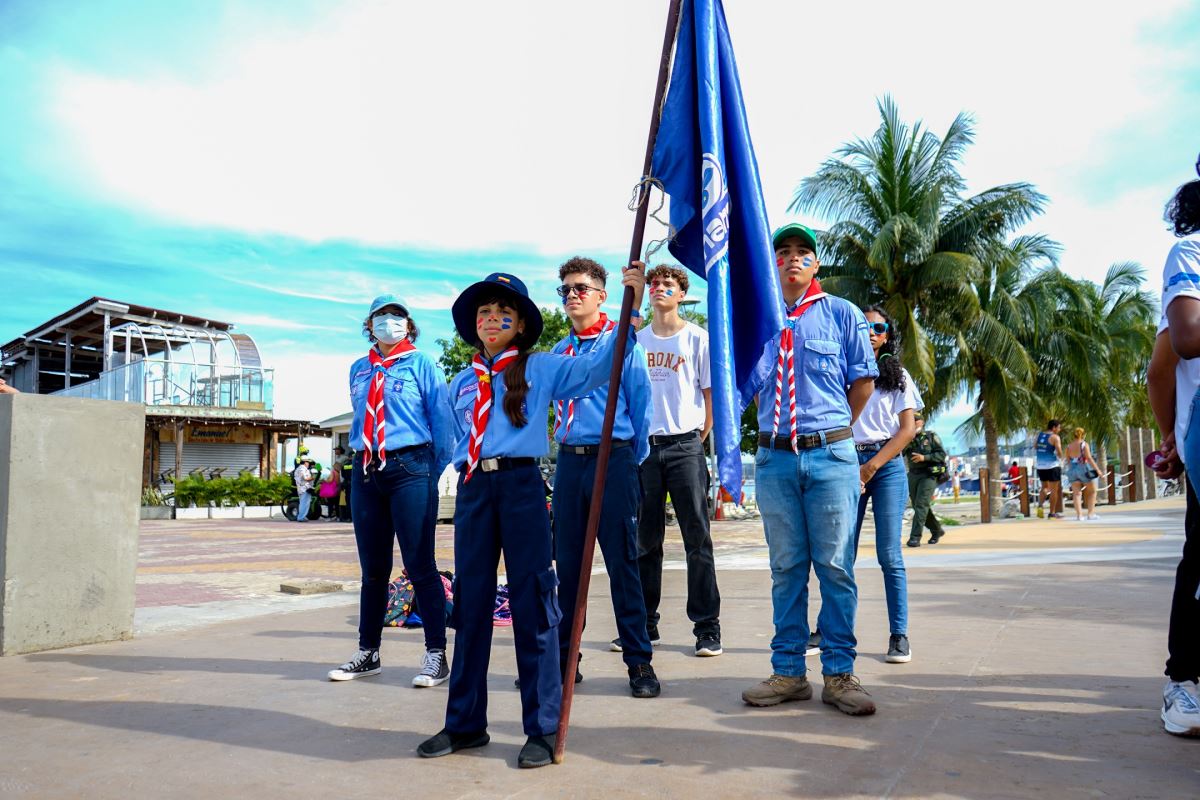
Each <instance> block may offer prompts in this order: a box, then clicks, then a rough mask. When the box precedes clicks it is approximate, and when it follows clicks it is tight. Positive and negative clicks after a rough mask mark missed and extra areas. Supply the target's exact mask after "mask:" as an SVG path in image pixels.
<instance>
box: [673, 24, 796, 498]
mask: <svg viewBox="0 0 1200 800" xmlns="http://www.w3.org/2000/svg"><path fill="white" fill-rule="evenodd" d="M651 174H652V175H653V176H654V177H655V178H657V179H658V180H660V181H662V184H663V189H664V191H665V192H666V193H667V195H669V196H670V198H671V227H672V228H673V229H674V232H675V237H674V239H673V240H672V241H671V244H670V250H671V254H672V255H674V256H675V258H677V259H679V262H680V263H681V264H683V265H684V266H685V267H687V268H688V269H690V270H691V271H692V272H695V273H696V274H698V275H700V276H701V277H703V278H704V279H705V281H706V282H707V283H708V335H709V347H710V348H711V361H712V395H713V435H714V436H715V437H716V450H717V462H718V466H719V471H720V477H721V485H722V486H724V487H725V488H726V490H728V491H729V493H730V494H731V495H733V497H734V498H735V499H736V498H738V497H739V496H740V494H741V489H742V460H741V450H740V448H739V446H738V445H739V442H740V441H741V410H742V409H741V400H740V397H741V391H740V389H741V387H742V386H743V385H745V384H746V383H747V382H748V380H749V378H750V373H751V371H752V370H753V368H754V365H755V364H756V363H757V361H758V358H759V356H760V355H761V354H762V351H763V346H764V345H765V344H766V343H767V341H769V340H770V339H771V338H772V337H773V336H774V335H775V334H777V333H779V331H780V330H781V329H782V328H783V325H784V313H783V294H782V291H781V290H780V288H779V273H778V272H777V271H776V267H775V254H774V251H773V250H772V248H771V229H770V227H769V226H768V225H767V212H766V208H765V207H764V204H763V196H762V186H761V185H760V184H759V180H758V162H757V160H756V159H755V158H754V146H753V145H752V144H751V143H750V129H749V126H748V125H747V123H746V109H745V107H744V106H743V104H742V89H741V84H740V83H739V81H738V73H737V65H736V64H735V63H734V60H733V45H732V44H731V43H730V41H729V29H728V28H727V27H726V25H725V10H724V9H723V8H722V6H721V0H684V3H683V9H682V12H681V17H680V21H679V34H678V37H677V39H676V42H675V61H674V65H673V67H672V73H671V86H670V89H669V90H668V92H667V99H666V101H665V102H664V104H663V110H662V120H661V123H660V127H659V131H658V138H657V139H656V140H655V144H654V160H653V163H652V167H651Z"/></svg>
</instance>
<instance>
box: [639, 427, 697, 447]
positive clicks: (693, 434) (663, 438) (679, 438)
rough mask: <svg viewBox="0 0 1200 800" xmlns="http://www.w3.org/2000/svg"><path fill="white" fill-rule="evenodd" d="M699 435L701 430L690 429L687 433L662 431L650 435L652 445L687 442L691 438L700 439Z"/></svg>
mask: <svg viewBox="0 0 1200 800" xmlns="http://www.w3.org/2000/svg"><path fill="white" fill-rule="evenodd" d="M699 437H700V431H688V432H687V433H660V434H656V435H652V436H651V437H650V446H651V447H658V446H659V445H662V444H674V443H675V442H686V441H688V440H689V439H698V438H699Z"/></svg>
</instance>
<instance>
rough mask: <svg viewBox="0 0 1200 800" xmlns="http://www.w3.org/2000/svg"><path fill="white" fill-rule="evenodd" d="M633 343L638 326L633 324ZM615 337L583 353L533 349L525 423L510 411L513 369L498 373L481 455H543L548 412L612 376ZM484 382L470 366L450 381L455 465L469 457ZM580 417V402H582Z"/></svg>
mask: <svg viewBox="0 0 1200 800" xmlns="http://www.w3.org/2000/svg"><path fill="white" fill-rule="evenodd" d="M629 334H630V337H629V338H630V341H629V346H630V347H632V346H633V345H634V344H635V343H636V340H634V338H633V326H630V328H629ZM614 341H615V337H612V336H606V337H603V339H602V341H601V343H600V345H599V346H597V347H592V348H589V350H588V352H586V353H584V354H583V355H579V356H562V355H555V354H553V353H533V354H532V355H530V356H529V360H528V361H527V362H526V364H525V379H526V381H527V382H528V383H529V392H528V394H526V395H525V417H526V419H527V420H528V422H527V423H526V424H525V427H524V428H514V427H513V425H512V423H511V422H509V421H508V415H507V414H505V413H504V392H505V388H504V376H505V375H506V374H507V372H508V370H505V371H504V372H501V373H500V374H499V375H497V376H496V377H494V378H493V379H492V410H491V412H490V415H489V417H488V426H487V430H486V431H485V432H484V434H483V447H482V448H481V450H480V455H479V457H480V458H501V457H509V458H521V457H532V458H541V457H542V456H544V455H546V454H547V453H548V452H550V441H549V437H548V436H547V435H546V413H547V411H548V410H549V408H550V403H551V402H553V401H554V400H566V399H567V398H569V397H578V396H580V395H585V394H587V393H588V392H590V391H592V390H593V389H595V388H596V387H597V386H600V385H601V384H603V383H604V382H605V381H607V380H608V373H609V371H610V370H611V369H612V357H613V342H614ZM478 385H479V380H478V378H476V377H475V370H474V369H473V368H472V367H467V368H466V369H464V370H463V371H462V372H460V373H458V374H457V375H455V376H454V380H452V381H450V403H451V405H453V406H454V431H455V439H456V442H455V445H454V466H455V468H457V469H459V470H462V469H463V468H464V465H465V464H466V463H467V440H468V439H470V436H471V415H472V413H473V411H474V409H475V389H476V387H477V386H478ZM575 413H576V415H577V416H576V422H578V421H579V420H578V414H579V411H578V406H576V411H575Z"/></svg>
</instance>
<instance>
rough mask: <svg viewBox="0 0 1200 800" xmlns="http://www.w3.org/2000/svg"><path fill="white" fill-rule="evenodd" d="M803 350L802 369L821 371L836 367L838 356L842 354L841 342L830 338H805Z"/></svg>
mask: <svg viewBox="0 0 1200 800" xmlns="http://www.w3.org/2000/svg"><path fill="white" fill-rule="evenodd" d="M804 350H805V354H804V369H806V370H820V371H821V372H833V371H834V370H835V369H837V362H838V358H839V356H841V354H842V346H841V344H839V343H838V342H835V341H833V340H832V339H805V340H804Z"/></svg>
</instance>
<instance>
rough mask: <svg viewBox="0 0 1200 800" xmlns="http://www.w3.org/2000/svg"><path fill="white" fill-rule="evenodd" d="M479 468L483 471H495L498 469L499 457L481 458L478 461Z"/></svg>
mask: <svg viewBox="0 0 1200 800" xmlns="http://www.w3.org/2000/svg"><path fill="white" fill-rule="evenodd" d="M479 468H480V469H481V470H483V471H484V472H495V471H497V470H498V469H500V459H498V458H483V459H480V461H479Z"/></svg>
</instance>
